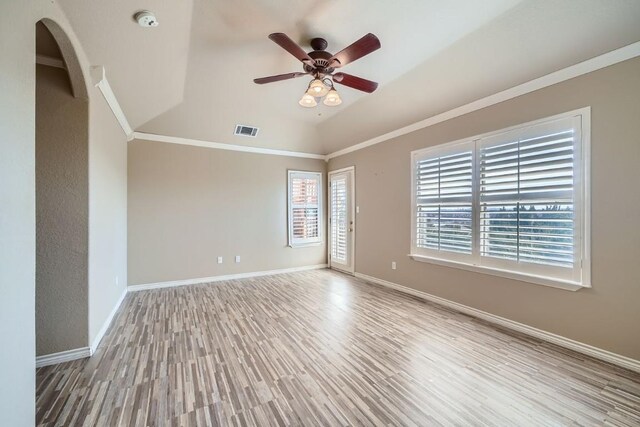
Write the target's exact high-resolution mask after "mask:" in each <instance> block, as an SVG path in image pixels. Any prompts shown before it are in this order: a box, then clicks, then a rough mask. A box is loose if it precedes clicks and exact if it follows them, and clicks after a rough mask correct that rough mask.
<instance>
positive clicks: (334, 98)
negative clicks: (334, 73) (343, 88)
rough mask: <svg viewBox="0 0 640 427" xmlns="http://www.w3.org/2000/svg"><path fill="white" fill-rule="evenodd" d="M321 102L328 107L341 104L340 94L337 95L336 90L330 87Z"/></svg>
mask: <svg viewBox="0 0 640 427" xmlns="http://www.w3.org/2000/svg"><path fill="white" fill-rule="evenodd" d="M322 103H323V104H324V105H326V106H329V107H335V106H336V105H340V104H342V99H341V98H340V95H338V91H337V90H335V89H331V90H330V91H329V93H327V96H325V98H324V101H322Z"/></svg>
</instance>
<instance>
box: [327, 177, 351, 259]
mask: <svg viewBox="0 0 640 427" xmlns="http://www.w3.org/2000/svg"><path fill="white" fill-rule="evenodd" d="M347 214H348V211H347V178H346V177H341V178H332V179H331V258H332V259H333V260H335V261H340V262H346V261H347V227H348V224H347V221H348V219H347Z"/></svg>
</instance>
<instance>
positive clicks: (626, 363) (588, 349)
mask: <svg viewBox="0 0 640 427" xmlns="http://www.w3.org/2000/svg"><path fill="white" fill-rule="evenodd" d="M355 276H356V277H357V278H360V279H363V280H365V281H367V282H371V283H375V284H377V285H381V286H385V287H387V288H391V289H395V290H397V291H400V292H403V293H406V294H409V295H413V296H416V297H418V298H422V299H424V300H427V301H431V302H434V303H436V304H440V305H443V306H445V307H448V308H452V309H454V310H456V311H459V312H461V313H464V314H468V315H470V316H473V317H477V318H479V319H482V320H486V321H488V322H491V323H494V324H496V325H500V326H503V327H505V328H509V329H512V330H514V331H518V332H521V333H523V334H526V335H529V336H532V337H535V338H538V339H541V340H544V341H548V342H550V343H553V344H556V345H559V346H561V347H564V348H568V349H570V350H574V351H577V352H578V353H582V354H586V355H587V356H591V357H594V358H596V359H600V360H602V361H605V362H608V363H611V364H613V365H617V366H621V367H623V368H626V369H629V370H632V371H635V372H640V360H636V359H632V358H630V357H626V356H622V355H619V354H616V353H612V352H610V351H607V350H603V349H601V348H597V347H593V346H591V345H588V344H584V343H581V342H579V341H575V340H572V339H570V338H566V337H563V336H561V335H556V334H553V333H551V332H547V331H543V330H542V329H538V328H534V327H532V326H529V325H525V324H523V323H519V322H515V321H513V320H509V319H506V318H504V317H500V316H496V315H495V314H491V313H487V312H486V311H482V310H478V309H477V308H473V307H469V306H467V305H464V304H460V303H457V302H454V301H451V300H448V299H445V298H441V297H438V296H435V295H431V294H428V293H426V292H422V291H419V290H417V289H413V288H409V287H407V286H403V285H399V284H397V283H393V282H389V281H387V280H383V279H378V278H377V277H373V276H367V275H366V274H361V273H355Z"/></svg>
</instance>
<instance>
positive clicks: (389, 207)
mask: <svg viewBox="0 0 640 427" xmlns="http://www.w3.org/2000/svg"><path fill="white" fill-rule="evenodd" d="M586 106H591V107H592V110H591V113H592V118H591V132H592V133H591V135H592V139H591V145H592V148H591V159H592V160H591V165H592V171H591V172H592V174H591V175H592V176H591V186H592V192H591V196H592V215H591V226H592V233H591V237H592V284H593V288H591V289H581V290H579V291H577V292H569V291H565V290H559V289H553V288H549V287H544V286H540V285H534V284H528V283H524V282H519V281H514V280H510V279H506V278H500V277H495V276H490V275H486V274H480V273H473V272H469V271H465V270H460V269H456V268H450V267H444V266H438V265H434V264H428V263H423V262H418V261H413V260H411V259H410V258H409V257H407V254H408V253H409V249H410V239H411V225H410V224H411V213H410V206H411V205H410V190H411V168H410V152H411V151H413V150H417V149H420V148H423V147H428V146H433V145H436V144H441V143H446V142H449V141H455V140H458V139H461V138H465V137H470V136H474V135H478V134H481V133H484V132H489V131H493V130H498V129H502V128H505V127H508V126H513V125H517V124H519V123H525V122H528V121H531V120H535V119H539V118H543V117H548V116H551V115H554V114H559V113H563V112H567V111H570V110H574V109H577V108H581V107H586ZM639 117H640V59H639V58H636V59H633V60H629V61H626V62H623V63H620V64H617V65H614V66H611V67H608V68H605V69H602V70H599V71H596V72H593V73H590V74H587V75H584V76H581V77H578V78H575V79H572V80H569V81H566V82H563V83H560V84H557V85H554V86H550V87H548V88H545V89H542V90H538V91H536V92H533V93H530V94H527V95H524V96H521V97H518V98H515V99H512V100H509V101H506V102H502V103H500V104H497V105H494V106H491V107H488V108H485V109H482V110H479V111H476V112H474V113H471V114H467V115H465V116H462V117H458V118H455V119H452V120H449V121H447V122H443V123H440V124H437V125H434V126H431V127H428V128H425V129H421V130H419V131H416V132H413V133H410V134H407V135H404V136H401V137H398V138H395V139H392V140H389V141H386V142H384V143H381V144H378V145H375V146H372V147H369V148H367V149H364V150H360V151H356V152H354V153H350V154H347V155H344V156H341V157H338V158H336V159H333V160H331V162H330V163H329V170H334V169H339V168H342V167H345V166H350V165H355V167H356V203H357V205H359V206H360V214H359V215H358V217H357V220H358V222H357V224H358V225H357V226H358V232H357V236H356V239H357V240H356V271H357V272H359V273H363V274H367V275H371V276H375V277H378V278H381V279H384V280H388V281H391V282H395V283H399V284H401V285H405V286H409V287H411V288H414V289H418V290H421V291H424V292H428V293H430V294H434V295H437V296H440V297H443V298H447V299H449V300H453V301H456V302H459V303H462V304H465V305H468V306H471V307H475V308H478V309H480V310H484V311H487V312H489V313H493V314H497V315H499V316H503V317H506V318H508V319H513V320H515V321H518V322H522V323H525V324H527V325H531V326H534V327H536V328H540V329H543V330H546V331H549V332H553V333H556V334H559V335H563V336H565V337H568V338H572V339H575V340H577V341H580V342H583V343H587V344H591V345H593V346H596V347H600V348H603V349H606V350H610V351H613V352H616V353H619V354H622V355H624V356H628V357H632V358H635V359H640V340H639V339H638V337H639V336H640V310H639V309H638V301H640V286H639V284H640V269H638V259H639V258H640V227H638V225H637V219H638V212H640V187H639V186H638V185H637V184H638V182H640V169H639V168H638V165H640V138H639V136H638V135H640V120H638V118H639ZM391 261H397V263H398V264H397V265H398V269H397V270H391V267H390V265H391ZM427 326H428V325H425V327H427Z"/></svg>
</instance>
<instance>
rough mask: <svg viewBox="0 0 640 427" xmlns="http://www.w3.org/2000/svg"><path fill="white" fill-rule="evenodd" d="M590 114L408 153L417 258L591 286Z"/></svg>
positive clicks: (573, 114)
mask: <svg viewBox="0 0 640 427" xmlns="http://www.w3.org/2000/svg"><path fill="white" fill-rule="evenodd" d="M588 118H589V110H588V109H583V110H580V111H578V112H571V113H567V114H564V115H560V116H556V117H553V118H549V119H545V120H540V121H537V122H534V123H529V124H526V125H522V126H518V127H515V128H511V129H508V130H506V131H499V132H494V133H491V134H487V135H482V136H478V137H474V138H469V140H467V141H463V142H455V143H450V144H445V145H444V146H440V147H434V148H428V149H424V150H419V151H416V152H414V153H412V168H413V201H412V207H413V209H412V215H413V218H412V223H413V230H412V248H411V254H412V256H413V257H414V259H419V260H422V261H433V262H436V263H441V264H447V262H451V263H454V264H455V265H459V266H461V268H467V269H471V270H477V271H484V272H488V273H490V274H496V275H503V276H507V277H512V278H516V279H520V280H525V281H530V282H534V283H541V284H548V285H551V286H557V287H562V288H567V289H578V288H579V287H584V286H590V283H589V282H590V271H589V244H588V242H589V231H588V220H587V218H588V216H587V214H588V197H587V196H588V192H587V185H586V183H587V182H588V180H587V178H588V175H587V172H588V162H587V161H586V160H585V158H586V156H585V152H587V148H588V146H587V147H586V143H585V140H586V141H587V143H588V138H585V134H588ZM585 147H586V148H585Z"/></svg>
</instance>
